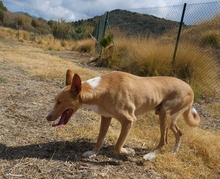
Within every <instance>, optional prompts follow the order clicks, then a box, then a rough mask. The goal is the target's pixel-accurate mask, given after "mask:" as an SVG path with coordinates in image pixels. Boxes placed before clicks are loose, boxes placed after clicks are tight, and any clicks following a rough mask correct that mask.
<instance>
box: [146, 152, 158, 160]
mask: <svg viewBox="0 0 220 179" xmlns="http://www.w3.org/2000/svg"><path fill="white" fill-rule="evenodd" d="M155 157H156V153H155V152H150V153H148V154H146V155H144V156H143V158H144V160H153V159H154V158H155Z"/></svg>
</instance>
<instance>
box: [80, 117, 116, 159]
mask: <svg viewBox="0 0 220 179" xmlns="http://www.w3.org/2000/svg"><path fill="white" fill-rule="evenodd" d="M111 119H112V118H111V117H104V116H102V117H101V125H100V131H99V136H98V140H97V143H96V145H95V147H94V149H93V150H92V151H87V152H84V153H83V157H89V158H91V157H95V156H96V155H97V154H98V153H99V151H100V149H101V147H102V145H103V142H104V138H105V136H106V133H107V131H108V128H109V125H110V122H111Z"/></svg>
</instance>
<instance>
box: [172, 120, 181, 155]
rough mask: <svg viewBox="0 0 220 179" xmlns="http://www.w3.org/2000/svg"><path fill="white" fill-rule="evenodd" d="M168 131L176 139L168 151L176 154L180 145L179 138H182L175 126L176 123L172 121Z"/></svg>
mask: <svg viewBox="0 0 220 179" xmlns="http://www.w3.org/2000/svg"><path fill="white" fill-rule="evenodd" d="M170 130H171V131H172V132H173V133H174V136H175V138H176V143H175V145H174V147H173V149H171V150H170V152H173V153H175V152H177V151H178V149H179V146H180V143H181V140H180V139H181V136H182V132H181V131H180V130H179V129H178V127H177V126H176V121H175V120H174V121H173V122H172V124H171V125H170Z"/></svg>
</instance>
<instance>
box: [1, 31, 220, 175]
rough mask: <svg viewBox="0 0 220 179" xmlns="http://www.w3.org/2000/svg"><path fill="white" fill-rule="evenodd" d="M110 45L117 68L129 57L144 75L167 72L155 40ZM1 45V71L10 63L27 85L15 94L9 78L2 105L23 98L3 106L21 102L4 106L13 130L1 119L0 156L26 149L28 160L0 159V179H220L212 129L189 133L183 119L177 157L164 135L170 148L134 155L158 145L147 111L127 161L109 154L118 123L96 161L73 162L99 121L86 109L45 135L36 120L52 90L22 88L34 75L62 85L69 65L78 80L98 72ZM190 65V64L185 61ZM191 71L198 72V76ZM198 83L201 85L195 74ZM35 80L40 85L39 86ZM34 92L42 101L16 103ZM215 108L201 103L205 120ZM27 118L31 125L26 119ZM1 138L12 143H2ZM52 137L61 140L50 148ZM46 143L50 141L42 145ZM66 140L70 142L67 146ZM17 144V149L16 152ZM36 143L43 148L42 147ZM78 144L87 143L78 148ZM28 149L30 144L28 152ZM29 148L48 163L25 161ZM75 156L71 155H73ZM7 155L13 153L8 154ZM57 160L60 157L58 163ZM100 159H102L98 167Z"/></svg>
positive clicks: (38, 51)
mask: <svg viewBox="0 0 220 179" xmlns="http://www.w3.org/2000/svg"><path fill="white" fill-rule="evenodd" d="M7 33H9V32H7ZM129 42H130V41H129ZM116 44H117V46H116V47H115V48H116V49H115V52H114V54H113V55H114V56H115V57H117V58H120V59H121V61H120V63H123V64H121V65H122V66H123V65H124V66H126V64H128V62H130V61H131V59H136V60H137V62H138V63H140V64H142V65H140V66H135V65H138V64H136V63H133V66H134V67H133V68H134V69H135V68H137V69H138V68H146V69H147V70H148V72H149V75H150V74H151V73H153V74H155V73H157V74H158V75H162V74H161V73H164V74H165V73H167V72H170V67H169V66H166V63H168V62H167V61H168V59H170V52H169V51H170V50H167V49H169V48H170V47H169V46H167V47H166V48H163V46H162V45H160V44H158V43H157V42H155V41H152V42H151V43H150V45H149V44H148V43H143V42H142V41H141V39H138V41H137V42H135V41H132V43H128V41H126V39H124V40H122V39H121V40H120V41H116ZM152 44H153V45H152ZM0 48H1V51H0V56H1V58H0V63H1V68H0V69H1V70H3V69H5V70H8V69H6V68H7V67H5V66H3V65H5V64H13V65H15V66H16V67H19V68H20V67H22V69H24V70H25V73H26V75H24V74H23V75H24V76H26V78H25V80H27V83H28V85H27V86H24V89H23V90H22V91H19V86H16V85H17V84H18V82H17V81H16V79H17V78H18V77H19V76H16V79H15V83H12V84H13V85H15V86H14V87H13V85H11V84H10V85H9V87H13V88H14V89H13V90H12V92H13V93H10V94H8V93H9V91H8V92H7V98H6V100H7V102H10V99H11V98H12V97H13V96H14V97H15V98H16V99H17V98H18V97H19V95H18V94H20V95H22V94H23V95H24V96H21V99H20V98H18V99H17V101H12V102H11V103H10V105H9V107H10V106H11V105H13V104H14V103H15V104H16V105H18V103H19V102H21V104H20V103H19V104H20V105H19V107H17V106H15V107H14V108H12V109H11V110H12V111H10V110H9V109H10V108H9V109H8V110H9V112H10V114H11V116H10V115H6V116H5V118H4V120H6V119H10V120H9V121H8V122H10V121H11V120H12V119H13V120H12V125H15V127H14V128H12V127H11V126H10V125H9V126H7V125H5V124H6V122H4V123H2V124H1V125H4V127H3V128H2V131H3V133H1V134H2V135H1V141H2V143H3V144H4V142H6V143H7V145H8V146H9V147H8V148H9V149H8V151H6V152H8V155H9V154H11V151H12V152H13V151H14V148H21V149H22V147H23V148H24V150H26V152H29V153H28V155H27V154H26V155H25V154H23V155H25V157H23V156H22V157H20V158H19V159H16V158H15V159H13V158H11V159H10V160H6V159H4V160H3V159H1V170H0V176H4V177H5V178H18V177H23V178H25V176H28V177H26V178H43V177H45V176H46V178H58V177H60V178H62V177H63V178H65V177H66V178H68V177H69V178H71V177H73V176H74V175H77V176H81V177H82V178H83V177H84V178H91V177H95V178H123V177H126V178H127V177H131V178H134V177H141V176H142V177H143V176H144V177H145V178H146V177H147V178H156V177H160V178H177V179H182V178H190V179H191V178H201V179H208V178H213V179H218V178H219V176H220V174H219V168H220V155H219V152H220V133H219V131H218V130H215V131H209V130H203V129H201V128H196V129H193V128H189V127H188V126H186V125H185V123H184V121H183V120H182V119H180V120H179V122H178V125H179V127H180V129H181V131H182V132H183V134H184V135H183V137H182V145H181V147H180V150H179V152H178V153H177V154H176V155H174V154H170V153H168V152H167V151H168V150H169V149H170V148H171V147H172V146H173V144H174V137H173V136H172V133H171V132H170V134H169V138H168V140H169V144H168V146H167V147H166V148H164V150H163V152H162V154H161V155H159V156H158V157H157V158H156V159H155V160H154V161H152V162H145V161H143V160H142V158H141V157H142V156H143V155H144V154H145V153H147V152H149V151H150V150H152V149H153V148H154V147H155V146H156V145H157V143H158V141H159V125H158V119H157V116H154V115H153V114H151V113H150V114H146V115H143V116H139V117H138V121H137V122H136V125H135V126H134V128H133V130H132V132H131V134H130V136H129V138H128V140H127V142H126V146H129V147H133V148H135V149H136V153H137V154H136V155H135V156H134V157H131V158H128V159H126V160H125V159H124V158H120V157H119V156H116V155H114V154H112V147H111V146H112V145H114V144H115V142H116V139H117V137H118V135H119V131H120V125H119V123H118V122H117V121H116V120H113V121H112V123H111V126H110V128H109V132H108V134H107V136H106V140H105V145H104V149H103V150H102V151H101V155H99V156H98V157H97V158H96V159H91V160H85V159H81V158H75V157H79V156H78V153H82V152H83V151H84V150H88V149H91V148H92V146H93V145H94V143H95V142H96V138H97V135H98V130H99V129H98V128H99V123H100V121H99V119H98V118H99V116H97V115H96V114H94V113H93V112H91V111H89V110H80V111H78V112H77V113H76V114H75V115H74V117H72V120H71V121H72V122H70V123H68V125H66V126H65V127H63V128H60V129H54V130H50V128H49V126H46V125H45V122H42V121H41V117H42V115H41V114H40V113H42V112H43V113H44V114H45V113H46V112H45V111H46V109H48V108H50V107H51V106H49V105H51V104H52V103H51V104H50V103H49V102H48V99H50V98H53V96H54V95H55V94H54V93H55V89H54V88H53V89H51V90H52V91H53V92H54V93H53V94H52V92H51V90H50V93H45V91H42V92H41V90H42V89H40V88H39V86H37V87H38V88H39V89H36V87H34V88H33V89H32V88H31V86H30V85H29V83H30V79H29V78H30V77H29V75H31V76H32V77H33V76H35V77H40V79H42V80H45V79H53V80H55V81H58V82H60V81H63V80H64V75H65V72H66V69H68V68H70V69H72V70H73V71H74V72H77V73H79V74H80V75H81V76H82V78H83V79H84V80H85V79H88V78H91V77H94V76H97V75H100V73H99V72H98V71H95V70H91V69H88V68H81V67H79V66H77V65H75V64H74V63H73V62H71V61H69V60H64V59H61V58H59V57H57V56H55V55H54V56H53V55H49V54H48V53H46V51H44V50H43V49H42V48H37V47H34V46H31V44H29V45H27V44H20V43H16V42H11V41H7V43H0ZM137 49H138V50H137ZM186 51H187V50H186ZM165 52H166V53H165ZM185 53H186V52H183V53H181V54H183V55H186V54H185ZM159 57H160V59H162V62H161V60H158V58H159ZM161 57H163V58H161ZM149 58H152V59H155V61H156V62H157V63H155V62H153V61H150V62H145V60H146V61H147V60H148V59H149ZM178 58H185V59H187V58H188V57H180V56H178ZM204 58H205V57H204ZM145 63H147V65H149V64H150V66H151V69H148V68H147V65H146V66H144V65H145ZM151 63H152V64H151ZM190 63H197V62H196V61H190ZM112 65H114V64H112ZM206 65H208V64H206ZM212 65H213V64H212ZM143 66H144V67H143ZM161 66H162V67H161ZM153 67H154V68H153ZM158 69H159V70H158ZM206 69H207V68H206ZM17 70H18V69H17ZM17 70H15V71H17ZM26 70H27V71H26ZM19 73H20V74H21V76H22V73H23V72H22V71H21V72H19ZM197 73H198V74H200V73H202V71H201V72H200V71H199V72H197ZM1 75H2V74H1ZM193 75H194V74H193ZM0 77H1V79H6V83H7V79H8V76H7V77H2V76H0ZM197 78H198V79H199V80H203V79H202V78H201V77H197ZM20 80H21V81H19V83H20V84H23V85H25V84H26V82H25V81H23V82H24V83H22V79H20ZM41 83H44V81H42V82H41ZM45 83H46V85H48V86H46V87H47V88H48V89H49V86H50V84H49V83H50V82H45ZM3 85H4V84H3ZM20 86H22V85H20ZM20 88H21V87H20ZM16 90H18V91H16ZM29 90H30V91H29ZM34 90H36V91H40V92H41V93H42V94H43V96H42V94H39V96H37V97H35V96H34V103H33V104H32V103H29V101H27V103H23V102H22V100H25V98H24V97H26V95H25V94H26V93H27V94H29V92H30V93H33V91H34ZM14 91H16V93H14ZM36 98H37V99H36ZM39 98H40V99H39ZM42 98H43V99H45V98H46V99H47V101H44V102H46V103H42V104H41V103H40V101H43V99H42ZM37 102H39V105H40V107H38V108H36V107H35V106H33V105H34V104H35V103H37ZM37 104H38V103H37ZM35 105H36V104H35ZM4 106H5V104H4ZM31 106H33V108H31ZM219 107H220V106H219V102H216V103H210V104H208V105H206V106H205V109H206V110H207V112H209V113H210V114H211V115H212V117H215V118H217V119H219V118H220V114H219ZM30 108H31V109H32V110H33V111H34V110H36V115H39V117H38V116H34V117H33V116H31V115H32V112H31V111H30ZM45 108H46V109H45ZM19 110H21V111H26V110H28V111H27V113H25V116H22V115H20V113H21V112H20V111H19ZM17 111H18V112H17ZM39 111H40V112H39ZM9 112H8V113H9ZM29 115H30V116H29ZM40 115H41V116H40ZM45 115H46V114H45ZM26 118H27V119H26ZM30 119H32V120H34V121H33V122H32V121H31V120H30ZM2 120H3V119H2ZM22 120H23V121H25V122H23V121H22ZM13 121H14V122H13ZM37 123H40V124H38V125H39V126H40V127H39V126H37V125H36V124H37ZM22 126H23V128H22ZM33 131H34V132H33ZM15 136H16V137H15ZM36 136H37V137H36ZM7 139H11V140H10V141H7ZM58 140H60V141H61V142H60V143H59V142H57V143H56V141H58ZM45 141H49V142H47V143H46V144H44V142H45ZM51 141H52V142H51ZM66 141H69V143H68V142H66ZM50 142H51V143H50ZM55 144H57V145H58V144H59V145H58V147H56V148H55V149H57V150H53V147H54V145H55ZM18 145H20V147H19V146H18ZM29 145H30V147H29ZM41 145H43V147H42V146H41ZM68 145H70V146H68ZM84 145H86V146H85V147H84ZM31 146H33V147H32V148H31ZM13 147H14V148H13ZM68 147H69V148H70V149H69V148H68ZM83 147H84V148H83ZM29 148H30V149H29ZM36 148H37V149H38V150H40V151H41V150H42V149H45V148H46V149H45V150H46V151H47V152H48V153H49V156H50V158H49V159H47V156H44V154H48V153H47V152H45V151H44V153H43V156H42V154H39V155H38V154H35V155H34V157H29V155H32V153H33V150H36ZM41 148H42V149H41ZM21 149H20V150H21ZM60 151H61V152H60ZM75 151H78V153H77V152H75ZM66 152H70V153H71V154H68V155H67V154H66ZM11 155H12V156H13V155H15V154H11ZM21 155H22V153H21ZM105 155H106V157H105ZM9 156H10V155H9ZM62 156H65V157H67V158H63V157H62ZM69 156H72V158H71V159H69V158H68V157H69ZM57 160H58V161H57ZM106 161H107V162H106ZM103 162H105V163H104V165H103ZM111 162H112V163H114V164H115V166H114V165H111ZM118 163H119V164H118ZM116 164H117V165H116ZM74 172H75V173H74Z"/></svg>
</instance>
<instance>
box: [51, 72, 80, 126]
mask: <svg viewBox="0 0 220 179" xmlns="http://www.w3.org/2000/svg"><path fill="white" fill-rule="evenodd" d="M80 92H81V79H80V77H79V76H78V75H77V74H75V75H73V73H72V71H71V70H67V73H66V87H64V88H63V89H62V91H61V92H60V93H59V94H58V95H57V96H56V97H55V105H54V107H53V108H52V109H51V111H50V112H49V114H48V116H47V120H48V121H55V120H56V119H57V118H59V117H60V116H61V117H60V120H59V122H58V123H57V124H53V127H61V126H62V125H65V124H66V123H67V122H68V121H69V119H70V117H71V116H72V115H73V113H75V112H76V111H77V110H78V109H79V107H80V106H81V103H80Z"/></svg>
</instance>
